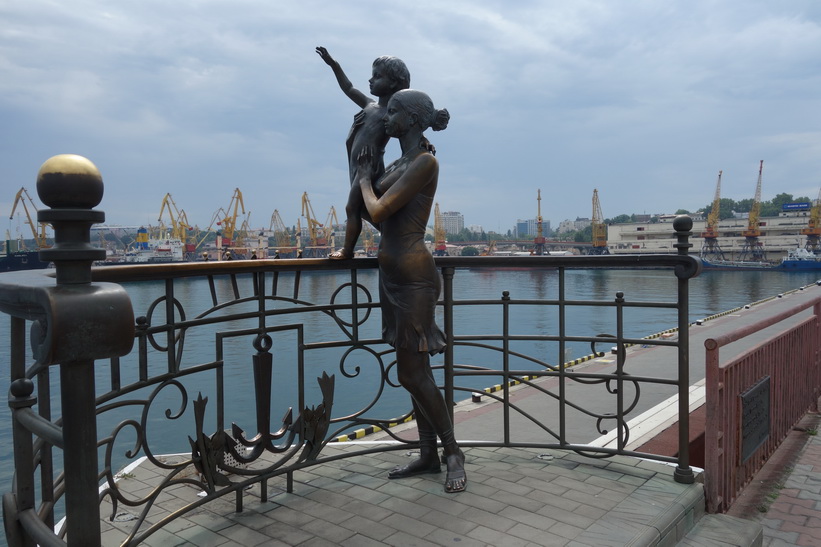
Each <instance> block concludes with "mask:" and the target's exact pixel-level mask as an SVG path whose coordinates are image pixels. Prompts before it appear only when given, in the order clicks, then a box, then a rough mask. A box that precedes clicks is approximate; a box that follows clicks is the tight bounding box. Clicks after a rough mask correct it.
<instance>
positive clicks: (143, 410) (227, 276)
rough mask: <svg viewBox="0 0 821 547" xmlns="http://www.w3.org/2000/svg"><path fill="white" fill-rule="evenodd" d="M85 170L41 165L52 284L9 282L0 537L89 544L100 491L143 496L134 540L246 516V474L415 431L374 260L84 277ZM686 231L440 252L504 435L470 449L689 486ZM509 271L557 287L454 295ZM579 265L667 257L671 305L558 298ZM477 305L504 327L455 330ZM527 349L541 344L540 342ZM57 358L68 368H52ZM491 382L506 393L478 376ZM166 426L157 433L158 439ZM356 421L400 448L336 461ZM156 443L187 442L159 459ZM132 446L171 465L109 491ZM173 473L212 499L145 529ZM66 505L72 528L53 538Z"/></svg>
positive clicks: (469, 385)
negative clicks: (662, 447)
mask: <svg viewBox="0 0 821 547" xmlns="http://www.w3.org/2000/svg"><path fill="white" fill-rule="evenodd" d="M50 161H51V160H50ZM78 162H79V163H78ZM89 165H90V162H89V163H88V165H86V164H85V163H82V162H81V161H79V160H78V159H76V158H68V159H66V158H61V159H59V160H55V161H54V162H52V163H49V162H47V163H46V164H45V165H44V167H43V169H42V170H41V173H40V179H39V180H38V191H39V192H40V197H41V199H42V201H43V202H44V203H45V204H46V205H49V206H50V207H52V208H51V209H49V210H45V211H41V212H40V215H39V219H40V220H42V221H48V222H51V223H52V224H53V225H54V227H55V240H56V244H55V247H54V248H53V249H51V250H48V251H43V254H42V256H43V258H45V259H48V260H52V261H53V262H54V263H55V266H56V280H55V279H53V278H52V277H51V276H49V275H48V274H35V275H32V274H31V273H28V272H26V273H22V272H17V273H13V274H4V275H2V276H0V311H3V312H4V313H6V314H8V315H10V316H11V320H10V336H11V338H10V340H11V344H10V346H11V356H10V363H11V366H10V371H11V377H10V381H11V385H10V390H9V406H10V407H11V409H12V430H13V436H14V456H15V459H14V465H15V480H14V484H13V485H12V490H11V492H9V493H8V494H6V495H5V496H4V498H3V507H4V518H5V526H6V534H7V537H8V539H9V543H10V544H12V545H18V544H19V545H26V544H31V543H32V542H36V543H39V544H41V545H56V544H64V541H63V539H67V540H68V543H69V544H72V545H84V546H85V545H99V543H100V512H101V510H100V507H101V504H105V506H106V507H109V506H110V507H111V508H112V509H113V513H116V511H117V508H118V507H122V506H129V507H133V508H134V510H135V511H136V512H137V514H138V517H137V519H136V520H135V522H134V526H133V528H132V531H131V534H130V536H129V538H128V539H127V540H126V544H136V543H139V542H140V541H142V540H144V539H145V538H146V537H148V536H149V535H151V534H152V533H153V532H155V531H156V530H158V529H160V528H162V527H163V526H164V525H166V524H167V523H168V522H170V521H171V520H173V519H175V518H178V517H180V516H182V515H184V514H185V513H187V512H189V511H191V510H193V509H195V508H196V507H199V506H200V505H202V504H205V503H208V502H210V501H212V500H213V499H215V498H218V497H222V496H226V495H234V496H235V499H236V507H237V510H238V511H240V510H242V491H243V490H244V489H245V488H246V487H248V486H249V485H253V484H258V485H259V487H260V497H261V498H262V499H263V500H264V499H266V496H267V484H268V481H269V480H271V479H273V478H275V477H284V480H285V481H286V487H287V488H288V489H289V490H290V489H291V488H292V487H293V482H292V477H293V473H294V472H295V471H297V470H299V469H303V468H306V467H309V466H313V465H319V464H322V463H324V462H328V461H331V460H333V459H338V458H342V457H350V456H355V455H363V454H369V453H374V452H377V451H385V450H396V449H401V448H404V447H407V446H408V445H409V444H413V443H414V441H412V440H409V439H407V438H405V437H403V436H402V435H401V434H398V433H394V432H392V429H391V425H393V424H395V423H397V422H401V421H404V420H406V419H408V418H409V417H410V414H409V413H408V412H407V410H406V409H407V408H409V406H410V405H409V403H407V404H405V405H404V408H403V405H402V404H400V407H396V406H395V400H396V399H397V397H394V396H393V394H394V393H395V392H396V390H401V388H399V385H398V382H397V381H396V375H395V370H394V368H395V363H394V361H393V352H392V350H391V348H390V347H388V346H387V345H385V344H384V343H383V342H382V340H381V338H380V323H381V321H380V316H379V305H378V302H376V301H375V299H374V297H373V295H374V294H375V290H374V288H373V286H374V283H375V279H376V276H375V270H376V267H377V264H376V260H375V259H357V260H352V261H344V262H335V261H330V260H326V259H302V260H248V261H229V262H220V263H207V262H201V263H189V264H169V265H154V266H111V267H101V268H94V269H93V270H92V268H91V262H92V261H93V260H96V259H98V258H99V253H100V251H97V250H95V249H93V248H92V247H91V246H90V244H89V235H88V233H89V227H90V226H91V224H92V223H93V222H100V221H102V213H99V212H96V211H92V210H91V207H94V206H96V204H97V203H98V202H99V197H101V195H102V192H101V190H102V181H101V180H100V179H99V174H98V173H96V170H95V169H93V166H91V167H89ZM55 180H56V181H57V182H59V183H60V184H62V185H64V186H68V187H72V189H73V191H72V192H65V193H60V192H57V191H56V190H55V187H54V186H49V184H48V183H49V182H54V181H55ZM41 181H42V182H43V184H42V185H41V184H40V182H41ZM97 188H99V192H98V191H97V190H96V189H97ZM97 194H99V196H98V195H97ZM60 196H63V197H62V198H60ZM65 196H68V197H65ZM691 226H692V222H691V221H690V219H688V218H686V217H682V218H680V219H678V220H677V221H676V223H675V224H674V227H675V230H676V232H675V233H676V237H677V244H676V246H677V248H678V251H679V254H678V255H665V256H654V257H650V256H618V257H612V256H603V257H582V256H575V257H514V258H511V257H504V258H491V257H471V258H455V257H454V258H450V257H445V258H438V259H437V266H438V267H439V268H440V269H441V272H442V277H443V280H444V284H443V293H442V297H441V301H440V308H441V318H440V320H441V323H442V326H443V330H444V331H445V333H446V336H447V338H448V346H447V350H446V352H445V353H444V355H443V357H442V359H441V362H435V365H436V369H437V371H438V372H437V373H438V374H441V382H442V387H443V389H444V391H445V396H446V398H447V399H448V400H450V401H458V400H461V399H465V398H470V396H471V394H474V393H476V392H477V391H480V392H481V393H483V396H487V397H489V398H492V399H495V400H496V401H498V402H499V403H500V404H501V405H503V409H504V413H503V415H504V419H503V420H502V425H501V430H500V431H491V430H489V431H488V432H487V439H479V440H474V442H473V443H463V444H464V445H465V446H470V445H471V444H481V445H495V446H538V447H545V448H558V449H566V450H574V451H577V452H579V453H581V454H585V455H588V456H591V457H608V456H612V455H614V454H625V455H636V456H642V457H648V458H653V459H657V460H661V461H669V462H673V463H676V464H677V465H676V468H675V472H674V477H675V479H676V480H678V481H682V482H691V481H692V480H693V472H692V470H691V469H690V466H689V462H688V459H687V457H688V456H687V455H688V450H687V449H686V447H687V443H688V435H689V434H688V401H687V392H688V384H689V381H688V345H689V340H688V335H687V326H688V306H687V302H688V280H689V279H690V278H691V277H693V276H695V275H697V274H698V272H699V270H700V262H699V261H698V260H697V259H695V258H692V257H690V256H688V255H687V249H688V248H689V246H690V245H689V243H688V236H689V231H688V230H689V229H690V228H691ZM517 267H518V268H525V267H526V268H546V269H550V271H553V272H555V275H556V277H557V285H556V292H555V295H552V296H551V297H550V298H538V299H516V298H513V297H512V296H511V295H510V294H509V293H507V292H504V293H502V294H498V295H496V296H490V295H479V296H481V298H463V297H457V293H460V276H463V275H464V276H466V275H467V274H466V273H464V272H467V271H468V270H473V269H479V270H483V269H488V268H494V269H498V268H502V269H505V268H517ZM579 268H584V269H600V268H637V269H642V268H653V269H660V270H667V271H668V272H670V273H669V275H670V276H671V277H672V276H675V279H676V286H677V290H676V291H675V294H674V295H673V296H671V298H670V299H669V300H667V301H662V302H659V301H648V300H647V298H645V296H646V295H624V294H622V293H617V294H615V295H612V297H611V298H609V299H597V300H593V299H591V300H579V299H571V298H568V297H567V296H566V294H565V282H566V276H567V275H568V272H572V271H573V270H574V269H579ZM318 280H319V281H318ZM332 284H336V286H335V287H333V285H332ZM123 285H125V286H126V287H127V290H126V288H123ZM138 297H139V298H138ZM138 300H139V301H138ZM534 307H535V308H538V309H549V310H551V311H552V312H555V318H556V322H555V326H554V327H550V328H548V329H547V331H546V332H542V331H539V330H538V329H536V331H535V332H533V331H532V329H531V332H527V330H528V329H526V328H524V327H523V325H522V324H520V323H517V320H516V317H517V315H516V314H517V311H518V310H522V309H532V308H534ZM646 309H655V310H663V311H664V312H665V313H670V314H672V316H673V317H675V322H676V324H677V328H678V329H679V334H678V337H675V338H657V339H647V338H638V337H630V336H627V335H626V334H625V332H626V331H627V329H626V326H627V325H628V322H627V321H626V320H625V314H630V313H633V312H635V311H638V310H646ZM475 310H476V311H475ZM478 310H481V313H482V314H484V315H489V316H491V317H494V318H496V320H498V325H499V327H498V331H495V332H489V333H481V334H477V333H468V332H465V331H464V329H463V328H461V326H460V325H461V324H463V323H466V321H465V318H466V317H470V316H475V315H477V314H478V313H479V311H478ZM578 313H587V314H596V315H597V316H600V315H602V314H606V315H607V316H608V317H610V318H611V321H610V324H612V325H613V330H612V332H608V333H603V334H599V333H592V334H591V333H589V332H582V333H577V332H573V328H572V327H571V325H570V324H569V323H570V322H569V321H568V318H569V316H570V315H574V314H578ZM26 322H31V335H30V337H29V338H30V339H29V342H30V344H31V346H32V349H33V352H32V353H33V358H34V362H33V364H27V363H28V362H29V357H28V356H27V354H26V350H25V348H26V334H25V328H26ZM581 343H584V344H590V346H591V348H592V350H593V352H594V353H595V352H596V345H597V344H606V345H607V346H608V347H612V348H614V349H613V355H614V358H613V359H612V363H611V364H610V365H608V366H605V367H598V368H594V369H591V370H588V369H584V370H577V369H575V368H572V367H569V366H566V364H565V360H564V356H565V355H566V351H565V350H566V349H567V347H568V346H569V345H572V344H576V345H578V344H581ZM534 344H536V345H537V347H538V348H540V349H539V350H537V351H532V348H533V347H536V346H534ZM631 344H645V345H656V346H668V347H671V348H673V349H674V350H675V351H676V355H677V357H676V359H674V361H676V362H675V363H674V364H673V365H671V367H670V370H668V371H665V373H664V374H663V375H660V376H656V377H652V376H649V375H646V374H640V373H639V374H634V373H631V372H629V371H628V366H627V365H628V364H629V363H628V359H627V353H626V352H625V348H626V347H628V346H629V345H631ZM545 345H549V346H550V347H551V348H553V349H555V352H556V353H555V354H554V355H555V358H554V359H551V358H549V357H546V356H545V354H544V352H543V348H544V347H545ZM132 346H133V350H132ZM491 362H495V363H496V364H495V366H491V365H490V363H491ZM54 367H56V368H57V369H58V370H59V378H56V377H53V375H52V374H51V369H52V368H54ZM249 369H250V370H249ZM314 378H316V381H314V380H313V379H314ZM493 384H498V385H499V390H498V391H492V390H485V391H483V390H481V389H480V388H478V387H477V386H481V385H493ZM515 384H525V385H527V386H529V388H530V389H532V390H534V391H535V392H536V393H538V394H539V395H540V396H541V397H542V400H543V401H544V402H543V404H542V406H541V407H540V409H539V411H538V412H537V411H534V410H532V409H530V408H525V407H524V406H523V405H520V404H518V403H517V402H516V401H514V400H513V399H512V398H511V386H513V385H515ZM363 385H367V389H363V387H362V386H363ZM644 385H653V386H656V387H657V388H658V387H665V386H666V388H667V389H670V390H673V391H674V392H675V393H677V394H679V396H680V404H679V417H678V418H679V447H680V450H679V454H680V456H679V457H678V458H670V457H667V456H661V455H654V454H644V453H638V452H634V451H631V450H628V449H627V448H626V446H627V444H628V441H629V437H630V431H629V427H628V425H627V423H628V419H629V418H631V417H632V416H634V415H635V414H636V413H637V412H638V411H639V410H640V409H641V405H642V399H641V397H640V395H641V393H642V391H641V386H644ZM351 386H354V387H351ZM569 386H584V387H585V389H586V390H590V392H592V393H593V394H592V395H590V394H587V395H583V396H581V397H578V396H574V395H571V394H569V393H568V387H569ZM403 393H404V392H403ZM342 394H344V395H345V397H341V395H342ZM402 400H404V401H407V398H406V396H404V398H403V399H402ZM58 404H59V405H61V417H60V418H55V417H54V416H53V414H55V413H54V412H53V410H52V409H53V407H56V406H57V405H58ZM392 405H393V406H392ZM272 406H276V407H279V409H278V410H274V409H273V408H272ZM288 407H292V408H296V411H295V412H294V411H292V410H290V409H289V410H288V411H287V412H286V413H285V416H284V418H283V419H282V420H281V422H280V423H276V424H275V425H273V424H272V423H271V421H272V414H273V415H276V416H279V415H280V412H281V410H282V409H284V408H288ZM243 408H244V410H243ZM397 408H399V410H397ZM249 409H250V410H249ZM571 415H573V416H575V418H574V419H575V421H574V419H571ZM249 416H255V418H256V420H255V421H256V423H255V424H253V423H248V422H249V421H250V420H249ZM274 421H276V420H274ZM169 423H170V424H172V425H170V426H169V425H168V424H169ZM229 423H231V426H230V427H229ZM521 423H526V424H528V428H526V429H525V430H526V431H527V432H528V433H527V438H522V437H521V434H518V433H516V432H514V429H516V431H519V430H521V427H520V426H521ZM580 423H583V425H578V424H580ZM158 424H159V425H158ZM163 424H164V425H163ZM514 425H515V428H514ZM158 427H164V430H163V431H165V432H166V433H164V434H162V435H157V434H156V433H155V429H157V428H158ZM363 427H364V428H371V429H376V428H379V429H383V430H385V431H387V432H388V435H390V436H391V437H393V439H394V440H395V441H397V442H396V443H394V444H382V445H378V446H374V445H361V446H358V447H357V448H356V449H354V450H348V451H345V452H344V453H339V452H334V454H333V455H329V454H328V453H327V451H325V450H324V449H325V448H326V447H327V446H328V444H329V443H334V442H339V439H340V438H346V436H347V437H350V436H351V435H350V434H351V432H353V431H356V430H357V429H361V428H363ZM607 429H611V430H613V429H614V430H616V431H617V442H616V445H615V447H613V446H609V447H607V448H604V447H597V446H593V445H591V444H587V442H586V441H585V439H587V441H589V440H592V438H591V437H590V436H589V435H592V436H593V437H595V436H597V435H601V434H603V433H604V432H605V431H606V430H607ZM168 431H174V432H176V434H174V435H169V434H168V433H167V432H168ZM579 431H583V433H579ZM457 434H458V427H457ZM588 434H589V435H588ZM95 447H97V449H96V450H95ZM167 453H186V454H187V455H184V456H178V457H175V458H165V457H161V455H162V454H167ZM137 458H145V459H147V460H148V461H149V462H150V463H151V464H153V465H154V466H155V467H156V468H158V469H160V470H162V472H163V473H165V475H164V476H163V477H162V478H161V480H159V481H158V483H157V485H156V486H155V487H154V488H153V489H152V490H151V491H149V492H145V493H141V494H140V495H139V496H137V497H134V496H133V495H130V494H128V493H126V492H123V491H122V490H121V489H120V486H119V482H118V480H117V479H118V471H119V470H120V469H122V468H123V467H124V466H125V465H127V464H129V463H131V462H133V461H135V460H136V459H137ZM60 465H62V470H59V469H60ZM228 474H230V475H228ZM179 485H192V486H195V487H197V488H200V489H202V490H203V492H204V495H203V496H202V497H201V498H199V499H198V500H197V501H196V502H192V503H190V504H188V505H186V506H184V507H180V508H178V509H177V510H175V511H172V512H169V513H168V514H167V515H165V516H163V517H161V518H155V519H154V520H153V521H152V522H151V523H149V522H146V516H147V515H148V513H149V511H150V510H151V509H152V507H153V506H154V504H155V502H156V500H157V499H158V498H159V496H161V495H162V494H163V492H164V491H166V490H168V489H171V488H174V487H177V486H179ZM63 512H64V513H65V519H64V521H63V525H62V526H58V527H57V528H58V530H57V532H56V533H55V532H54V530H55V524H56V522H55V521H56V520H57V518H58V517H59V516H62V513H63ZM113 513H112V516H113ZM61 538H63V539H61Z"/></svg>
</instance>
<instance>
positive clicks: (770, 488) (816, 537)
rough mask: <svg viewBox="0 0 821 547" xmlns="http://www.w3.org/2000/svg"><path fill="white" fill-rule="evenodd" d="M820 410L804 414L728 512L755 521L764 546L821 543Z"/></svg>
mask: <svg viewBox="0 0 821 547" xmlns="http://www.w3.org/2000/svg"><path fill="white" fill-rule="evenodd" d="M819 426H821V415H819V414H808V415H807V416H806V417H805V418H804V419H803V420H802V421H801V423H800V424H799V426H798V427H796V429H794V430H793V431H792V432H791V433H790V435H789V436H788V438H787V439H786V440H785V441H784V443H782V445H781V446H780V447H779V449H778V450H777V451H776V453H775V454H774V455H773V456H772V457H771V458H770V460H769V461H768V462H767V464H766V465H765V466H764V468H763V469H762V470H761V471H760V472H759V473H758V475H756V477H755V479H754V480H753V481H752V482H751V483H750V484H749V485H748V486H747V488H745V490H744V492H743V494H742V495H741V496H740V497H739V499H738V500H737V501H736V502H735V503H734V504H733V506H732V507H731V508H730V510H729V511H728V514H730V515H733V516H736V517H739V518H743V519H746V520H751V521H755V522H760V523H761V524H762V525H763V527H764V546H765V547H766V546H772V547H780V546H785V547H786V546H792V545H808V546H816V545H821V435H819V434H818V428H819Z"/></svg>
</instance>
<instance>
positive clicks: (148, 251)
mask: <svg viewBox="0 0 821 547" xmlns="http://www.w3.org/2000/svg"><path fill="white" fill-rule="evenodd" d="M185 251H186V245H185V243H183V241H182V240H181V239H179V238H175V237H171V235H170V234H166V236H165V237H163V238H159V239H151V238H149V237H148V230H147V229H145V228H143V227H141V228H140V229H139V230H137V240H136V242H135V243H134V246H133V247H132V248H131V249H129V250H128V251H126V253H125V254H123V255H120V256H117V257H111V258H109V259H106V261H105V262H104V263H103V264H105V265H116V264H164V263H168V262H185V261H186V257H185Z"/></svg>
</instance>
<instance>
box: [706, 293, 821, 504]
mask: <svg viewBox="0 0 821 547" xmlns="http://www.w3.org/2000/svg"><path fill="white" fill-rule="evenodd" d="M808 308H813V313H812V315H811V316H808V317H807V318H806V319H801V320H800V321H799V320H798V318H796V316H797V315H798V314H800V313H801V312H804V311H805V310H807V309H808ZM789 319H793V320H795V321H797V322H796V323H795V324H794V325H792V326H790V327H789V328H787V329H786V330H784V331H782V332H780V333H779V334H777V335H774V336H772V337H770V338H768V339H766V340H765V341H764V342H761V343H758V344H756V345H754V346H753V347H751V348H749V349H748V350H746V351H745V352H744V353H742V354H740V355H739V356H738V357H736V358H734V359H732V360H730V361H728V362H725V363H720V362H719V348H721V347H723V346H726V345H727V344H730V343H732V342H736V341H739V340H741V339H743V338H745V337H747V336H750V335H752V334H754V333H756V332H759V331H761V330H763V329H765V328H767V327H770V326H772V325H775V324H777V323H780V322H782V321H785V320H789ZM704 346H705V347H706V348H707V356H706V367H707V370H706V378H707V403H706V404H707V423H706V435H705V483H704V485H705V490H706V495H707V511H708V512H710V513H720V512H723V511H726V510H727V508H728V507H729V506H730V505H731V504H732V502H733V501H734V500H735V499H736V497H737V496H738V494H739V493H740V492H741V489H742V488H743V487H744V486H745V485H746V484H747V483H749V482H750V481H751V480H752V478H753V476H754V475H755V473H756V472H757V471H758V470H759V469H761V467H762V466H763V465H764V463H765V462H766V461H767V459H768V458H769V457H770V456H771V455H772V453H773V452H774V451H775V449H776V448H778V445H779V444H780V443H781V442H782V441H783V440H784V438H785V437H786V436H787V434H788V433H789V431H790V429H791V428H792V427H793V426H794V425H795V424H796V423H797V422H798V421H799V420H800V419H801V418H802V417H803V416H804V414H805V413H806V412H807V411H808V410H817V404H818V397H819V394H820V392H821V297H818V298H813V299H811V300H807V301H805V302H803V303H801V304H799V305H796V306H793V307H791V308H789V309H787V310H784V311H783V312H780V313H777V314H774V315H772V316H771V317H769V318H767V319H765V320H763V321H759V322H757V323H754V324H752V325H749V326H747V327H744V328H741V329H738V330H735V331H733V332H731V333H728V334H725V335H724V336H720V337H716V338H710V339H707V340H706V341H705V342H704ZM768 377H769V394H770V395H769V436H768V437H767V439H766V440H764V441H763V443H762V444H761V445H760V446H759V447H758V448H756V449H755V451H754V452H752V453H751V454H748V455H747V456H748V457H747V458H743V454H742V416H741V414H742V413H741V410H742V401H741V395H742V393H744V392H746V391H748V390H749V389H750V388H751V387H752V386H755V385H756V384H757V383H758V382H760V381H762V380H763V379H765V378H768ZM747 425H748V426H749V424H747ZM745 459H746V461H744V460H745Z"/></svg>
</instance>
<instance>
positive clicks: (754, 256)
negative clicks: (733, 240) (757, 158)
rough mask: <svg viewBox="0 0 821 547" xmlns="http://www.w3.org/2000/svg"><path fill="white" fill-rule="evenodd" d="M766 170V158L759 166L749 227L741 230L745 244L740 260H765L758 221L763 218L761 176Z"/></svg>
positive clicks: (748, 222) (748, 221)
mask: <svg viewBox="0 0 821 547" xmlns="http://www.w3.org/2000/svg"><path fill="white" fill-rule="evenodd" d="M763 172H764V160H761V163H760V164H759V166H758V183H757V184H756V187H755V198H754V199H753V206H752V208H751V209H750V216H749V218H748V220H747V229H746V230H744V231H743V232H741V235H743V236H744V245H743V246H742V247H741V253H740V255H739V260H741V261H745V260H752V261H762V260H764V248H763V247H764V246H763V245H762V244H761V241H760V240H759V239H758V238H759V237H760V236H761V230H760V229H759V225H758V222H759V220H760V218H761V177H762V173H763Z"/></svg>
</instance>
